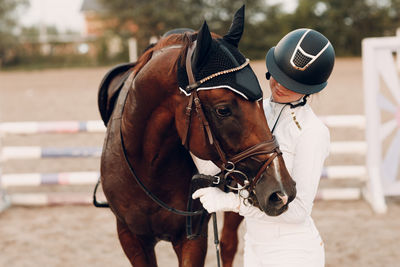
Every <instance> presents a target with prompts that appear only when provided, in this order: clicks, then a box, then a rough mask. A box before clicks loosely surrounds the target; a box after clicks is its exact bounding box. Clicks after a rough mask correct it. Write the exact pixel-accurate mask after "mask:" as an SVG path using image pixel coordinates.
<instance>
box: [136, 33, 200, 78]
mask: <svg viewBox="0 0 400 267" xmlns="http://www.w3.org/2000/svg"><path fill="white" fill-rule="evenodd" d="M196 37H197V33H184V34H172V35H170V36H167V37H165V38H162V39H160V40H159V41H158V42H157V43H156V44H154V45H153V46H152V47H150V48H148V49H147V50H146V51H145V52H144V53H143V54H142V55H141V56H140V57H139V59H138V61H137V62H136V65H135V68H134V71H135V72H139V71H140V70H141V69H142V68H143V66H144V65H146V63H147V62H149V60H150V59H151V57H152V56H153V53H154V52H156V51H158V50H161V49H162V48H165V47H168V46H172V45H182V49H181V53H180V54H179V56H178V57H177V59H176V61H175V63H174V67H173V68H170V71H171V72H172V71H173V70H174V69H175V67H176V66H177V64H178V61H179V59H183V58H185V56H186V51H187V49H188V47H189V46H190V45H191V44H192V42H193V40H195V39H196ZM179 64H183V62H179Z"/></svg>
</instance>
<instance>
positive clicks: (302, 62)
mask: <svg viewBox="0 0 400 267" xmlns="http://www.w3.org/2000/svg"><path fill="white" fill-rule="evenodd" d="M311 60H312V58H311V57H308V56H306V55H304V54H303V53H301V51H300V49H297V51H296V54H295V55H294V58H293V64H294V65H295V66H296V67H298V68H300V69H303V68H304V67H305V66H306V65H307V64H308V63H310V61H311Z"/></svg>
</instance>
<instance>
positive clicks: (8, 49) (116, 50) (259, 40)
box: [0, 0, 400, 69]
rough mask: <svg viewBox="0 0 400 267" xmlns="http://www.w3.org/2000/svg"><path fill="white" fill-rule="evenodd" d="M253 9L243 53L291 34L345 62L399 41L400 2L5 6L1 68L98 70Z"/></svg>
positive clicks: (226, 0) (179, 0) (30, 0)
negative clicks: (365, 46) (306, 35)
mask: <svg viewBox="0 0 400 267" xmlns="http://www.w3.org/2000/svg"><path fill="white" fill-rule="evenodd" d="M243 3H245V4H246V27H245V33H244V36H243V40H242V42H241V43H240V49H241V50H242V52H243V53H244V54H246V55H247V56H248V57H249V58H250V59H253V60H254V59H262V58H263V57H264V56H265V51H267V50H268V49H269V48H270V47H271V46H273V45H275V44H276V43H277V41H279V40H280V38H281V37H282V36H284V35H285V34H286V33H288V32H289V31H291V30H293V29H295V28H300V27H308V28H314V29H315V30H317V31H320V32H321V33H323V34H324V35H326V36H327V37H328V39H329V40H330V41H331V42H332V44H333V46H334V47H335V50H336V53H337V55H338V56H360V55H361V45H360V44H361V40H362V39H363V38H365V37H371V36H391V35H395V32H396V29H397V27H399V22H400V0H355V1H347V0H247V1H231V0H218V1H217V0H168V1H164V0H151V1H148V0H147V1H146V0H135V1H127V0H114V1H106V0H0V6H1V8H0V68H2V69H11V68H12V69H15V68H45V67H71V66H99V65H107V64H113V63H116V62H125V61H128V60H129V45H128V44H129V42H128V40H129V39H130V38H135V40H136V41H137V50H138V51H142V50H143V49H144V48H145V47H146V46H147V45H148V44H149V43H150V42H152V41H155V40H157V38H158V37H159V36H161V35H162V34H163V33H164V32H166V31H168V30H170V29H173V28H181V27H187V28H193V29H198V28H199V27H200V26H201V24H202V22H203V20H204V19H206V20H207V22H208V24H209V26H210V28H211V29H212V30H213V31H214V32H216V33H219V34H223V33H225V30H226V29H227V28H228V27H229V25H230V23H231V14H233V13H234V11H235V10H237V9H238V8H239V7H240V6H241V5H242V4H243Z"/></svg>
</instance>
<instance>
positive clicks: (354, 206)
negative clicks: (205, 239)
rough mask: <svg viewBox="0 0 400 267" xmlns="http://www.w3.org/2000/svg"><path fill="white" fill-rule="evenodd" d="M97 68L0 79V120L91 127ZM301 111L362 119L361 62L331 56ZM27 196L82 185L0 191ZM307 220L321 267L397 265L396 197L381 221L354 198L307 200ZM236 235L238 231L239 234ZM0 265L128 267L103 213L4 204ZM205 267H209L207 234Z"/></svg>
mask: <svg viewBox="0 0 400 267" xmlns="http://www.w3.org/2000/svg"><path fill="white" fill-rule="evenodd" d="M252 66H253V68H254V69H255V71H256V72H257V75H258V77H259V79H260V81H262V83H263V88H264V89H266V83H265V79H264V78H263V77H264V72H265V68H264V64H263V62H254V63H252ZM106 71H107V68H93V69H66V70H45V71H29V72H24V71H18V72H0V122H5V121H49V120H81V121H85V120H98V119H100V117H99V114H98V111H97V102H96V97H97V86H98V84H99V82H100V80H101V78H102V76H103V75H104V74H105V72H106ZM311 104H312V106H313V108H314V111H315V112H316V113H317V114H319V115H333V114H340V115H343V114H363V113H364V112H363V91H362V70H361V60H360V59H358V58H354V59H338V60H337V63H336V66H335V69H334V72H333V74H332V78H331V80H330V83H329V85H328V88H327V90H326V92H325V91H324V92H323V93H320V94H319V95H317V96H315V97H314V98H313V99H312V103H311ZM331 135H332V141H339V140H363V138H364V135H363V132H360V131H355V130H351V129H346V130H345V131H344V132H343V131H340V130H338V131H331ZM102 140H103V134H92V135H88V134H75V135H68V134H59V135H48V134H47V135H46V134H41V135H35V136H22V137H21V136H17V137H12V136H9V137H6V138H5V139H4V142H3V144H4V145H7V146H11V145H25V146H33V145H40V146H62V147H63V146H101V145H102ZM363 161H364V159H363V157H353V156H346V157H342V158H329V159H328V160H327V164H363ZM98 168H99V161H98V159H80V160H76V159H57V160H54V159H43V160H26V161H24V162H19V161H15V160H14V161H9V162H7V163H6V164H5V165H4V166H3V172H4V173H25V172H60V171H83V170H87V171H97V170H98ZM323 182H324V181H323ZM323 182H322V183H321V184H322V185H321V186H324V184H323ZM328 186H329V184H328ZM32 190H34V191H36V192H37V191H39V190H40V191H46V192H50V191H71V190H74V191H84V192H87V193H88V194H90V193H91V191H92V187H91V186H89V187H78V188H75V187H60V186H57V187H54V186H45V187H41V188H39V189H37V188H36V189H35V188H33V189H32V188H21V189H15V188H14V189H13V188H10V189H9V192H14V191H24V192H29V191H32ZM219 215H221V214H219ZM219 217H220V218H221V216H219ZM313 218H314V220H315V222H316V225H317V227H318V229H319V230H320V233H321V236H322V237H323V239H324V241H325V249H326V266H328V267H339V266H340V267H342V266H346V267H349V266H350V267H353V266H354V267H382V266H388V267H392V266H393V267H395V266H400V253H399V249H398V248H399V246H400V241H399V240H400V201H399V200H398V199H388V212H387V214H385V215H377V214H375V213H373V211H372V210H371V208H370V206H369V205H368V204H367V203H366V202H365V201H362V200H358V201H316V203H315V205H314V210H313ZM219 223H221V219H220V220H219ZM210 230H211V228H210ZM243 231H244V229H243V226H242V227H241V228H240V236H243ZM156 250H157V255H158V262H159V266H164V267H167V266H168V267H169V266H178V265H177V260H176V258H175V255H174V253H173V250H172V248H171V246H170V244H169V243H166V242H160V243H159V244H158V245H157V247H156ZM242 253H243V249H242V243H241V244H240V248H239V253H238V255H237V256H236V258H235V266H241V265H242ZM0 266H4V267H6V266H7V267H8V266H10V267H25V266H50V267H53V266H54V267H56V266H57V267H66V266H68V267H70V266H74V267H75V266H96V267H101V266H104V267H108V266H130V265H129V262H128V261H127V259H126V258H125V256H124V254H123V252H122V249H121V248H120V245H119V242H118V239H117V236H116V229H115V219H114V216H113V214H112V213H111V212H110V211H109V210H108V209H97V208H94V207H92V206H55V207H36V208H32V207H31V208H29V207H17V206H13V207H11V208H9V209H7V210H6V211H4V212H3V213H0ZM206 266H216V258H215V251H214V245H213V242H212V234H211V235H210V240H209V250H208V255H207V259H206Z"/></svg>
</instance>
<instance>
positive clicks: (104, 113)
mask: <svg viewBox="0 0 400 267" xmlns="http://www.w3.org/2000/svg"><path fill="white" fill-rule="evenodd" d="M135 65H136V62H133V63H124V64H120V65H117V66H115V67H113V68H112V69H111V70H109V71H108V72H107V73H106V75H104V77H103V80H102V81H101V83H100V86H99V92H98V95H97V104H98V107H99V111H100V116H101V119H102V120H103V122H104V125H106V126H107V123H108V121H109V119H110V116H111V114H112V112H113V109H114V105H115V101H116V99H117V98H118V95H119V92H120V91H121V88H122V86H123V85H124V83H125V81H126V79H127V78H128V76H129V74H130V73H131V72H132V68H133V67H134V66H135ZM118 75H120V77H119V78H118V79H119V81H118V82H117V83H116V85H115V86H113V88H110V84H111V82H112V81H113V79H114V78H115V77H116V76H118Z"/></svg>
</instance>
